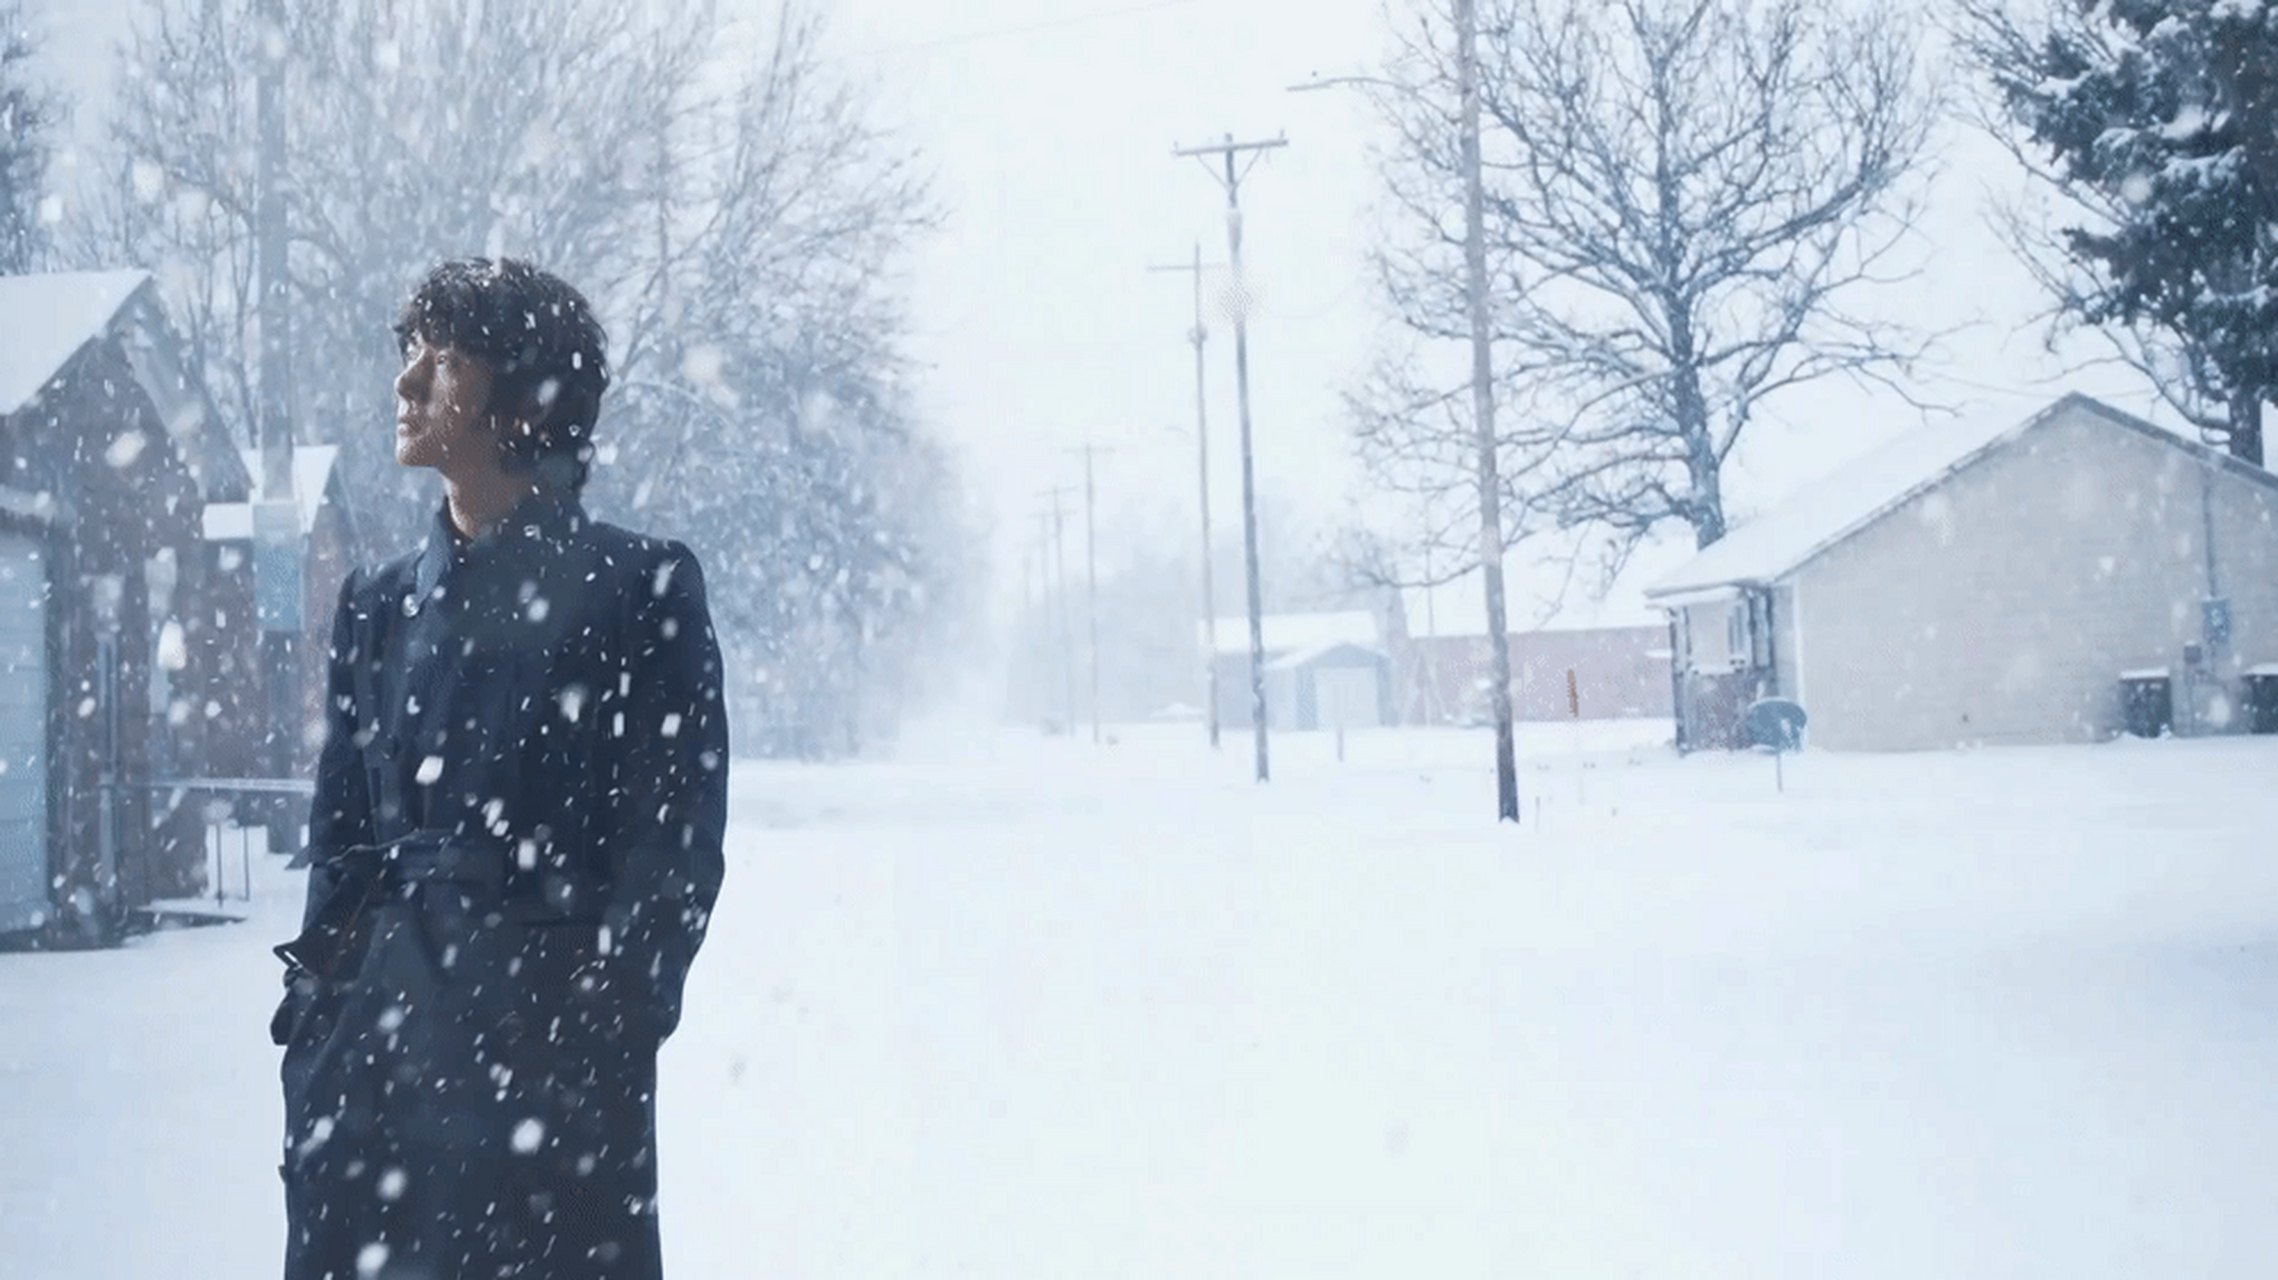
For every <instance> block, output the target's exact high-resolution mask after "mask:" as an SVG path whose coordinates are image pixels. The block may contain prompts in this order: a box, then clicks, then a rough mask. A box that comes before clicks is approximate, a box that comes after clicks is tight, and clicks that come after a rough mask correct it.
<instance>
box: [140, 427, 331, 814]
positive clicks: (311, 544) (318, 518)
mask: <svg viewBox="0 0 2278 1280" xmlns="http://www.w3.org/2000/svg"><path fill="white" fill-rule="evenodd" d="M339 452H340V451H339V448H338V446H335V445H300V446H298V447H296V448H295V449H294V450H293V505H294V514H295V516H296V517H297V519H298V532H299V535H300V549H301V613H300V631H299V636H298V639H297V641H296V645H297V647H298V649H299V661H298V664H297V666H298V676H299V688H298V690H297V692H296V693H295V695H294V702H295V705H296V706H297V707H298V708H299V714H298V717H297V720H298V723H297V726H296V731H295V734H294V738H293V742H292V744H291V745H292V759H291V764H290V767H289V768H288V770H287V775H288V776H295V777H306V776H308V775H309V774H310V773H311V772H312V771H313V770H314V768H315V766H316V753H317V750H318V748H320V747H321V746H322V745H323V739H322V734H323V727H324V681H325V675H326V663H325V654H326V650H327V648H328V647H329V646H330V644H331V642H332V614H333V610H334V608H335V607H336V606H337V604H338V603H339V599H340V584H341V583H343V582H345V581H346V580H347V578H348V571H349V570H350V569H351V568H353V567H354V556H355V538H354V529H353V527H352V526H351V524H350V521H349V516H348V511H349V506H348V502H347V498H346V495H345V494H344V493H343V492H342V491H341V483H342V481H341V475H340V469H339V467H338V466H337V465H336V464H337V461H338V458H339ZM241 454H242V458H243V463H244V466H245V468H246V471H247V472H248V473H249V474H250V475H251V476H253V477H254V483H253V484H252V485H251V487H250V488H249V489H248V491H247V492H246V494H245V495H244V497H243V498H242V499H241V500H239V501H235V502H214V503H211V504H209V505H208V506H207V507H206V509H205V518H204V522H203V527H202V532H203V533H204V536H205V542H206V547H207V555H208V557H209V559H210V561H211V563H212V565H213V582H214V589H213V592H212V599H211V604H212V606H213V610H214V612H215V613H216V614H217V615H218V616H221V617H224V618H226V619H229V620H230V622H229V625H227V626H224V627H222V628H219V629H217V630H216V632H215V633H214V634H215V636H216V637H217V641H218V642H219V643H221V644H223V645H224V646H225V651H224V652H222V653H220V654H218V655H216V657H215V660H213V661H210V662H206V663H202V664H199V669H200V670H201V671H203V672H204V673H205V675H206V683H204V684H203V685H196V684H191V683H189V682H187V681H185V682H183V683H182V684H181V686H180V687H178V688H177V689H176V690H174V701H175V702H177V703H180V704H182V705H185V706H190V707H212V708H214V711H213V712H212V713H211V714H210V715H206V716H204V718H205V719H206V720H207V721H208V722H209V723H208V732H207V738H206V740H205V741H204V742H203V743H202V744H200V745H199V747H198V749H197V750H195V751H185V752H184V753H183V755H182V756H180V757H179V758H177V759H175V760H172V761H169V762H168V763H169V767H171V768H173V769H175V770H176V771H177V773H176V775H175V776H183V775H188V774H197V773H203V774H205V775H208V776H214V777H223V778H254V777H268V776H270V775H272V774H274V773H275V772H276V767H275V765H274V764H273V763H272V762H271V760H270V759H269V758H268V756H267V755H266V753H265V752H264V750H263V745H262V744H263V743H264V741H265V740H266V737H267V733H266V729H265V726H266V725H267V723H268V716H269V712H268V701H267V693H266V689H265V687H264V683H263V680H264V673H263V665H264V664H263V661H262V657H261V633H260V625H259V620H258V617H257V615H256V609H255V581H254V564H253V511H254V505H255V503H257V502H259V501H260V500H261V498H262V493H261V487H260V476H261V470H262V466H261V455H260V453H259V451H257V450H252V449H247V450H242V451H241Z"/></svg>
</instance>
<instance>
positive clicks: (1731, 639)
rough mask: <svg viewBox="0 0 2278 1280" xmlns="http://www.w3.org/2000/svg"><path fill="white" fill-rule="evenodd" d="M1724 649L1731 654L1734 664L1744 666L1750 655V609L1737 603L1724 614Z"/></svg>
mask: <svg viewBox="0 0 2278 1280" xmlns="http://www.w3.org/2000/svg"><path fill="white" fill-rule="evenodd" d="M1724 651H1725V652H1726V653H1727V654H1729V655H1731V658H1732V665H1733V666H1735V667H1739V666H1744V665H1746V662H1747V656H1748V609H1747V606H1746V605H1735V606H1733V607H1732V608H1731V609H1730V610H1727V611H1726V613H1725V615H1724Z"/></svg>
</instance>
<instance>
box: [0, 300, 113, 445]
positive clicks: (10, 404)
mask: <svg viewBox="0 0 2278 1280" xmlns="http://www.w3.org/2000/svg"><path fill="white" fill-rule="evenodd" d="M149 280H150V273H148V272H146V271H77V272H59V273H55V274H51V275H31V276H0V414H11V413H15V412H18V411H19V410H21V409H23V407H24V406H25V405H28V404H30V403H31V402H32V400H33V398H34V397H36V396H38V395H39V393H40V390H41V389H42V388H44V387H45V386H47V384H48V383H49V382H51V381H53V380H54V378H55V375H56V374H58V373H60V372H62V371H63V366H64V365H66V364H68V363H70V361H71V357H73V356H75V355H77V354H79V349H80V348H82V347H84V346H86V345H87V344H88V343H89V342H92V341H94V340H95V339H96V338H98V337H100V336H102V334H103V333H104V331H105V330H107V329H109V328H110V325H111V321H112V319H113V318H115V317H116V316H117V315H118V313H119V309H120V308H121V307H123V306H125V305H126V302H127V299H128V298H130V297H132V296H134V292H135V290H137V289H140V288H141V287H142V286H143V285H144V284H145V283H147V282H148V281H149Z"/></svg>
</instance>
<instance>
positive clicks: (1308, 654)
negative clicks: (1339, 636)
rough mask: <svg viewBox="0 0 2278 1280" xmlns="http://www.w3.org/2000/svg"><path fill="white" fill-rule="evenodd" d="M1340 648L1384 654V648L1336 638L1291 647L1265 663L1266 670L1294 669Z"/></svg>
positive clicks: (1378, 654)
mask: <svg viewBox="0 0 2278 1280" xmlns="http://www.w3.org/2000/svg"><path fill="white" fill-rule="evenodd" d="M1340 649H1356V650H1359V651H1360V652H1362V653H1368V654H1374V655H1375V656H1377V657H1379V658H1381V657H1383V656H1384V650H1382V649H1380V648H1378V647H1377V646H1376V645H1374V644H1355V643H1352V642H1349V641H1344V640H1338V641H1333V642H1331V643H1329V644H1313V645H1307V646H1305V647H1304V648H1302V649H1292V650H1290V651H1289V652H1287V653H1285V654H1282V655H1281V656H1280V657H1278V658H1275V659H1274V660H1273V661H1271V662H1268V663H1267V664H1266V670H1268V671H1294V670H1296V669H1297V668H1299V667H1303V666H1306V665H1309V664H1311V663H1315V662H1319V661H1320V660H1321V659H1323V658H1326V657H1328V656H1329V655H1330V654H1332V653H1335V652H1337V651H1338V650H1340Z"/></svg>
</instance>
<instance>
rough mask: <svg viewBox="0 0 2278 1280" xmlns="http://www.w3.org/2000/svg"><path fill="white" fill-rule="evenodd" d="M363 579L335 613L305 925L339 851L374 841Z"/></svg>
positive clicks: (330, 880) (359, 575)
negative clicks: (359, 688) (364, 693)
mask: <svg viewBox="0 0 2278 1280" xmlns="http://www.w3.org/2000/svg"><path fill="white" fill-rule="evenodd" d="M364 580H365V578H364V573H363V571H362V570H360V569H359V570H352V571H350V573H349V574H348V580H347V581H346V582H343V583H342V584H341V585H340V603H339V605H338V606H337V607H336V608H335V609H334V611H333V615H332V644H331V647H330V648H329V650H327V652H326V656H325V680H324V746H323V748H322V749H321V750H320V751H319V752H318V753H317V758H316V792H315V794H314V795H313V796H312V797H311V798H310V800H309V814H308V862H309V877H308V902H307V906H306V908H305V909H304V910H303V912H302V924H303V927H304V928H306V927H307V926H308V925H309V924H310V923H312V922H313V920H314V917H315V916H316V914H317V911H318V908H319V907H320V906H322V905H323V903H324V902H325V901H326V900H327V899H329V898H330V896H331V894H332V892H333V889H334V887H335V885H334V881H335V880H336V878H337V876H336V870H337V863H338V860H339V855H340V851H341V850H343V849H346V848H349V847H351V846H354V845H361V844H370V843H372V840H373V834H372V832H373V822H372V795H371V785H370V782H369V780H368V779H367V778H366V776H365V771H364V749H363V744H362V742H361V740H360V739H359V738H358V736H357V734H358V729H359V727H360V726H362V725H364V724H366V723H368V722H369V721H370V720H371V718H372V716H373V713H374V712H375V710H376V708H372V707H360V706H358V705H356V702H357V697H356V678H355V664H356V663H359V662H369V661H371V655H369V654H365V653H362V652H360V651H359V649H358V645H359V643H360V638H361V636H362V635H364V634H365V633H368V632H369V631H370V628H368V627H358V626H357V625H356V621H357V612H358V608H359V603H358V602H359V599H360V597H361V595H362V591H361V588H362V585H363V583H364Z"/></svg>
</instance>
